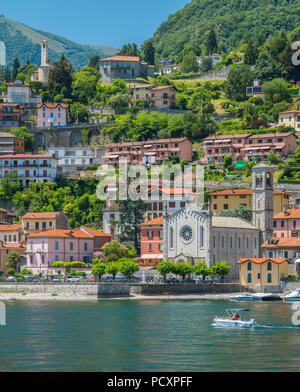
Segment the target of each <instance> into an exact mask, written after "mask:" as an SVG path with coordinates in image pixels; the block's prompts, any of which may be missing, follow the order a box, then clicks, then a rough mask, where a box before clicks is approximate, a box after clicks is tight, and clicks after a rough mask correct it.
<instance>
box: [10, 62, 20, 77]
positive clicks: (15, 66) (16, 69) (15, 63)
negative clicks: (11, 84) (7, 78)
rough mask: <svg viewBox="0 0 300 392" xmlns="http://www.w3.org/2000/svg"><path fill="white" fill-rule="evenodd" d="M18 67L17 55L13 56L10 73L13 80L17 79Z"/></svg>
mask: <svg viewBox="0 0 300 392" xmlns="http://www.w3.org/2000/svg"><path fill="white" fill-rule="evenodd" d="M19 69H20V62H19V59H18V57H15V58H14V63H13V69H12V74H11V77H12V80H13V81H15V80H17V75H18V73H19Z"/></svg>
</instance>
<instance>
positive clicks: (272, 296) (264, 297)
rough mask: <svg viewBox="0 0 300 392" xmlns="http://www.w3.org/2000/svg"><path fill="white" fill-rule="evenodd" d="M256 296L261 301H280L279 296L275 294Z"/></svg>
mask: <svg viewBox="0 0 300 392" xmlns="http://www.w3.org/2000/svg"><path fill="white" fill-rule="evenodd" d="M257 295H258V296H260V299H261V300H262V301H282V298H281V297H280V295H279V294H275V293H259V294H257Z"/></svg>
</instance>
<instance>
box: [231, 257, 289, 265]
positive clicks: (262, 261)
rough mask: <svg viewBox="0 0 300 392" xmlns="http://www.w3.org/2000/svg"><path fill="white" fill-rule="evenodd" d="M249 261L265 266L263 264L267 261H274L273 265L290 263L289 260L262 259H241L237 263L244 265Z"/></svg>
mask: <svg viewBox="0 0 300 392" xmlns="http://www.w3.org/2000/svg"><path fill="white" fill-rule="evenodd" d="M249 261H250V262H252V263H255V264H263V263H266V262H267V261H272V262H273V263H276V264H282V263H284V262H285V261H287V262H289V261H288V259H267V258H265V259H263V258H262V259H240V260H238V261H237V263H238V264H243V263H246V262H249Z"/></svg>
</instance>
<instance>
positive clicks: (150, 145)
mask: <svg viewBox="0 0 300 392" xmlns="http://www.w3.org/2000/svg"><path fill="white" fill-rule="evenodd" d="M148 147H152V144H145V145H144V148H148Z"/></svg>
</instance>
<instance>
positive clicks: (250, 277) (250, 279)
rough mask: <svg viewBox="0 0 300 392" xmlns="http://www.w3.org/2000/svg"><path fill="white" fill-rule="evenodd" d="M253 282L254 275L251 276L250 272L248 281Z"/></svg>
mask: <svg viewBox="0 0 300 392" xmlns="http://www.w3.org/2000/svg"><path fill="white" fill-rule="evenodd" d="M251 282H252V276H251V274H248V283H251Z"/></svg>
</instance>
